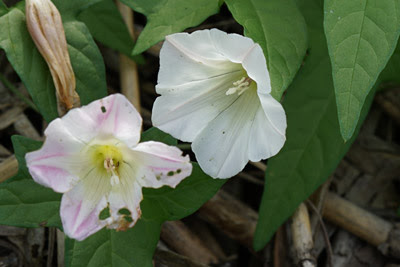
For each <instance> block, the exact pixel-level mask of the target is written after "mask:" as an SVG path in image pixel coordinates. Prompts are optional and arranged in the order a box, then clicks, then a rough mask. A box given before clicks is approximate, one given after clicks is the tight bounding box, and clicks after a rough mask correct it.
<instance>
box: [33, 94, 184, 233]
mask: <svg viewBox="0 0 400 267" xmlns="http://www.w3.org/2000/svg"><path fill="white" fill-rule="evenodd" d="M141 124H142V118H141V117H140V115H139V113H138V112H137V111H136V110H135V108H134V107H133V106H132V104H131V103H130V102H129V101H128V100H127V99H126V98H125V97H124V96H122V95H119V94H116V95H111V96H108V97H106V98H103V99H100V100H97V101H94V102H92V103H91V104H89V105H87V106H84V107H82V108H76V109H72V110H71V111H69V112H68V113H67V114H66V115H65V116H64V117H62V118H61V119H56V120H54V121H52V122H51V123H50V124H49V126H48V127H47V129H46V131H45V135H46V140H45V142H44V145H43V147H42V148H41V149H40V150H38V151H34V152H31V153H28V154H27V155H26V162H27V166H28V168H29V172H30V174H31V175H32V177H33V179H34V180H35V181H36V182H38V183H40V184H42V185H44V186H47V187H51V188H52V189H53V190H54V191H56V192H60V193H64V195H63V197H62V200H61V211H60V215H61V220H62V224H63V227H64V231H65V233H66V234H67V235H68V236H69V237H71V238H75V239H77V240H83V239H85V238H86V237H87V236H89V235H91V234H93V233H95V232H97V231H98V230H100V229H101V228H103V227H104V226H107V227H108V228H113V229H117V230H125V229H126V228H128V227H132V226H133V225H134V224H135V222H136V221H137V220H138V218H139V217H140V215H141V211H140V201H141V200H142V187H153V188H158V187H161V186H163V185H168V186H171V187H175V186H176V185H177V184H178V183H179V182H180V181H181V180H182V179H184V178H185V177H187V176H189V175H190V173H191V171H192V165H191V163H190V162H189V157H188V156H186V157H183V156H182V151H180V150H179V149H178V148H176V147H171V146H167V145H165V144H162V143H159V142H152V141H150V142H144V143H139V144H138V142H139V138H140V129H141ZM102 211H103V212H102ZM107 211H108V212H109V214H108V218H105V217H107V215H105V214H106V213H107ZM100 213H102V216H100ZM103 215H105V216H104V217H103Z"/></svg>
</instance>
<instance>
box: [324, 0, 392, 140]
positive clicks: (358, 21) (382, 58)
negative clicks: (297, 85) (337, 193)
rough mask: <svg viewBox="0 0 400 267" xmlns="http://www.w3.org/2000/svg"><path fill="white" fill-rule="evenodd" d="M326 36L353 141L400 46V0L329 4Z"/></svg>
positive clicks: (346, 131) (345, 128)
mask: <svg viewBox="0 0 400 267" xmlns="http://www.w3.org/2000/svg"><path fill="white" fill-rule="evenodd" d="M324 10H325V20H324V26H325V33H326V38H327V42H328V49H329V55H330V58H331V62H332V73H333V81H334V85H335V93H336V102H337V108H338V115H339V124H340V131H341V133H342V136H343V139H344V140H348V139H350V138H351V137H352V135H353V133H354V131H355V129H356V126H357V122H358V120H359V117H360V113H361V109H362V107H363V105H364V102H365V99H366V97H367V95H368V94H369V92H370V90H371V89H372V87H373V85H374V83H375V82H376V79H377V78H378V75H379V73H380V72H381V71H382V69H383V68H384V67H385V65H386V63H387V62H388V60H389V58H390V56H391V55H392V53H393V50H394V48H395V46H396V44H397V39H398V37H399V32H400V3H399V1H398V0H360V1H347V0H326V1H325V8H324Z"/></svg>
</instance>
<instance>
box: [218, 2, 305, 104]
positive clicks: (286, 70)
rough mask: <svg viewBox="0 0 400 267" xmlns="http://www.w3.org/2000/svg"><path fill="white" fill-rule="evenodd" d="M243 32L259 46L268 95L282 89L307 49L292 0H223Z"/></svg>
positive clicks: (301, 21)
mask: <svg viewBox="0 0 400 267" xmlns="http://www.w3.org/2000/svg"><path fill="white" fill-rule="evenodd" d="M225 2H226V4H227V5H228V8H229V10H230V11H231V12H232V15H233V17H234V18H235V20H236V21H237V22H239V23H240V24H241V25H242V26H243V27H244V34H245V35H246V36H248V37H250V38H252V39H253V40H254V42H256V43H258V44H260V45H261V47H262V49H263V51H264V54H265V56H266V59H267V65H268V70H269V74H270V77H271V86H272V92H271V94H272V96H273V97H274V98H275V99H277V100H278V101H280V100H281V97H282V94H283V92H284V91H285V90H286V88H287V87H288V86H289V84H290V83H291V82H292V80H293V78H294V76H295V75H296V72H297V71H298V69H299V68H300V65H301V63H302V61H303V58H304V55H305V53H306V48H307V28H306V23H305V21H304V18H303V16H302V14H301V13H300V11H299V9H298V7H297V5H296V3H295V1H294V0H268V1H266V0H226V1H225Z"/></svg>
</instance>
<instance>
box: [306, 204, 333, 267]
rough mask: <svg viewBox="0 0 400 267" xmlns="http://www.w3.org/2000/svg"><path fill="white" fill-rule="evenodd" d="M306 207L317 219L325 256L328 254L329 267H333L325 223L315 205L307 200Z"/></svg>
mask: <svg viewBox="0 0 400 267" xmlns="http://www.w3.org/2000/svg"><path fill="white" fill-rule="evenodd" d="M307 205H308V206H309V207H310V208H311V209H312V210H313V212H314V213H315V216H316V218H318V221H319V224H320V225H321V229H322V233H323V236H324V240H325V244H326V250H327V254H328V262H329V266H331V267H332V266H333V263H332V262H333V251H332V246H331V242H330V240H329V234H328V231H327V230H326V227H325V223H324V221H323V220H322V217H321V214H320V212H319V210H318V209H317V207H315V205H314V204H313V203H312V201H310V200H308V199H307Z"/></svg>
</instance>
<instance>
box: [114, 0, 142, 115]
mask: <svg viewBox="0 0 400 267" xmlns="http://www.w3.org/2000/svg"><path fill="white" fill-rule="evenodd" d="M117 6H118V9H119V12H121V15H122V17H123V19H124V21H125V24H126V26H127V27H128V31H129V33H130V35H131V37H132V38H133V39H134V37H135V32H134V26H133V12H132V10H131V9H130V7H128V6H126V5H124V4H122V3H121V2H120V1H117ZM119 60H120V64H119V67H120V69H119V71H120V82H121V91H122V94H124V95H125V96H126V97H127V98H128V100H129V101H131V103H132V104H133V105H134V106H135V108H136V109H137V110H138V111H139V112H140V92H139V75H138V71H137V65H136V63H135V62H134V61H133V60H131V59H130V58H129V57H127V56H125V55H123V54H120V56H119Z"/></svg>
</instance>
